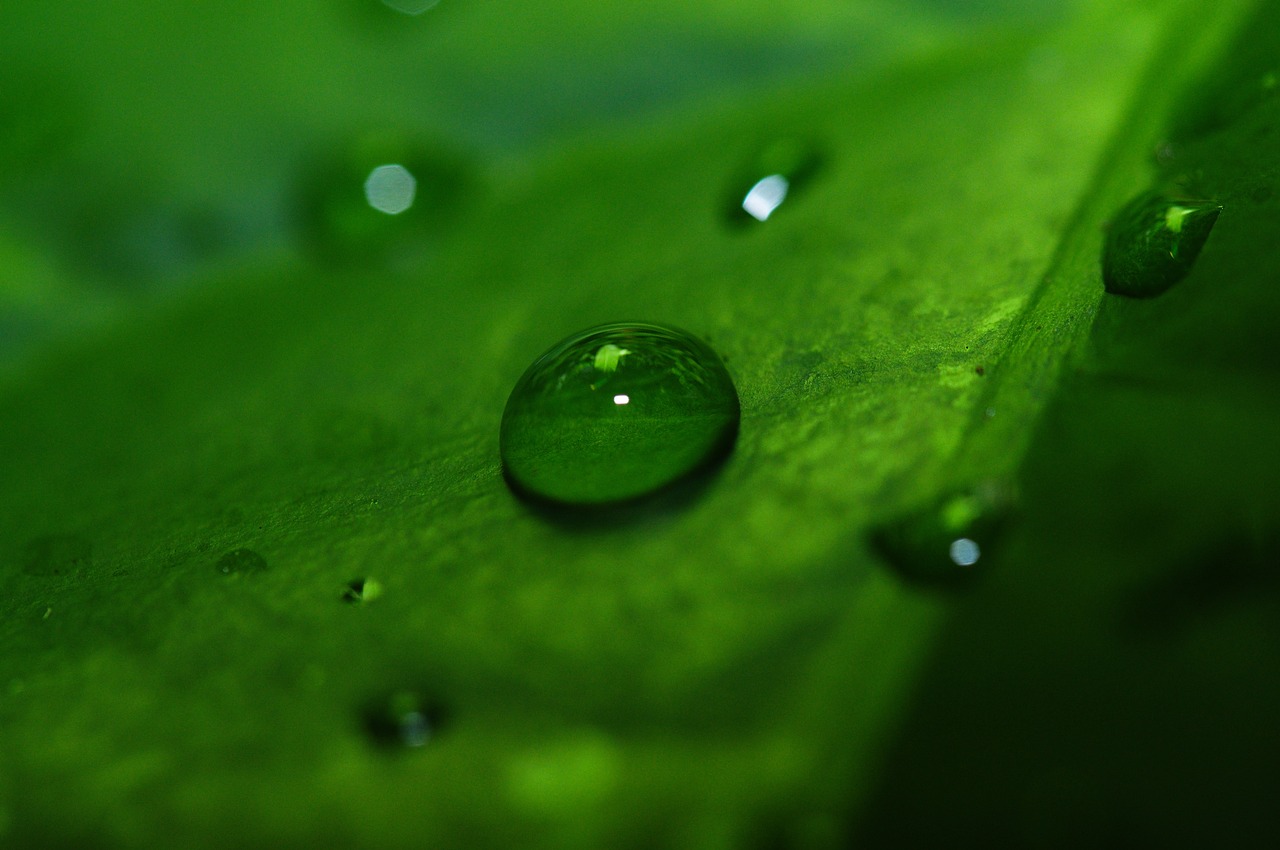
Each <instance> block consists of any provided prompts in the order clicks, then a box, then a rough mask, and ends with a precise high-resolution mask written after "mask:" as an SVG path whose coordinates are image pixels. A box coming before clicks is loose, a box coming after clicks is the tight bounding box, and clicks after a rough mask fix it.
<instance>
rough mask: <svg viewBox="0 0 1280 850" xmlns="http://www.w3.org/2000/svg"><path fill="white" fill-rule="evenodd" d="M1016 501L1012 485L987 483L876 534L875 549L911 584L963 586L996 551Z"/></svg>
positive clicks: (885, 526)
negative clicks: (991, 550) (985, 559)
mask: <svg viewBox="0 0 1280 850" xmlns="http://www.w3.org/2000/svg"><path fill="white" fill-rule="evenodd" d="M1013 501H1014V496H1013V491H1012V489H1011V487H1009V486H1008V485H1005V484H1002V483H1000V482H995V481H990V482H984V483H983V484H981V485H979V486H977V487H974V488H972V489H967V490H963V491H961V492H959V493H955V494H952V495H950V496H947V497H945V498H942V499H940V500H938V501H937V502H935V503H933V504H932V505H930V506H928V507H927V508H925V509H923V510H919V511H915V512H912V513H909V514H907V515H906V516H903V517H900V518H898V519H897V520H894V521H892V522H888V523H885V524H883V525H881V526H879V527H877V528H875V529H874V530H873V531H872V533H871V544H872V546H873V547H874V548H875V549H876V551H877V552H879V553H880V555H881V556H882V557H884V558H885V559H886V560H887V561H888V562H889V564H890V565H891V566H893V568H894V569H895V570H897V571H898V573H899V574H901V575H902V576H903V577H904V578H906V579H908V580H910V581H915V582H922V583H927V584H934V585H963V584H966V583H968V582H969V581H971V580H972V578H973V577H974V575H976V570H975V569H974V568H975V566H976V565H977V564H978V563H979V562H980V561H981V560H982V559H983V558H985V556H986V554H987V550H988V549H991V548H995V547H996V546H997V545H998V543H999V538H1000V535H1001V533H1002V530H1003V528H1004V526H1005V524H1006V523H1007V521H1008V518H1009V514H1010V512H1011V510H1012V506H1013Z"/></svg>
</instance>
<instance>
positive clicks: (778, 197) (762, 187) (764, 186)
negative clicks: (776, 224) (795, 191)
mask: <svg viewBox="0 0 1280 850" xmlns="http://www.w3.org/2000/svg"><path fill="white" fill-rule="evenodd" d="M790 188H791V183H790V182H788V180H787V178H785V177H783V176H782V175H781V174H770V175H769V176H768V177H765V178H763V179H761V180H759V181H758V182H757V183H756V185H754V186H752V187H751V190H750V191H748V192H747V196H746V197H745V198H743V199H742V208H743V209H744V210H746V211H747V215H750V216H751V217H752V218H754V219H756V220H757V221H764V220H766V219H767V218H769V216H771V215H773V211H774V210H776V209H777V208H778V207H780V206H782V202H783V201H785V200H786V199H787V190H788V189H790Z"/></svg>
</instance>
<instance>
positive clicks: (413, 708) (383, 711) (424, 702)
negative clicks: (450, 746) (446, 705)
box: [364, 691, 444, 747]
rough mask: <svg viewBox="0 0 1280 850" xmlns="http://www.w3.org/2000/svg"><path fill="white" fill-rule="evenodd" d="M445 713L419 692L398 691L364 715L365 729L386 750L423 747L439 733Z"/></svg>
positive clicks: (366, 711)
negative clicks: (389, 748) (386, 748)
mask: <svg viewBox="0 0 1280 850" xmlns="http://www.w3.org/2000/svg"><path fill="white" fill-rule="evenodd" d="M443 716H444V712H443V711H442V710H441V708H440V706H439V705H438V704H437V703H435V702H433V701H432V700H429V699H426V698H425V697H423V696H422V695H421V694H419V693H417V692H415V691H397V692H395V693H393V694H391V696H389V697H387V698H386V699H383V700H379V701H378V702H376V703H374V704H373V705H371V706H370V707H368V708H367V709H366V710H365V712H364V726H365V730H366V731H367V732H368V733H369V735H370V736H371V737H372V738H373V739H374V741H376V742H377V743H379V744H381V745H383V746H386V747H421V746H424V745H425V744H426V743H427V742H428V741H430V740H431V739H432V738H433V737H435V736H436V734H438V732H439V729H440V725H441V723H442V721H443Z"/></svg>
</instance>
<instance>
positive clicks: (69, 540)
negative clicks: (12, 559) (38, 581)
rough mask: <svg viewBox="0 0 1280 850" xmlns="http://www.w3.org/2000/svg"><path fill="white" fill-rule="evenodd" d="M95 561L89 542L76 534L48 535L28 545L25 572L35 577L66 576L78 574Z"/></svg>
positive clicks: (24, 561) (24, 560)
mask: <svg viewBox="0 0 1280 850" xmlns="http://www.w3.org/2000/svg"><path fill="white" fill-rule="evenodd" d="M92 560H93V547H92V546H91V545H90V543H89V541H88V540H86V539H84V538H83V537H80V536H79V535H75V534H47V535H45V536H43V537H37V538H35V539H34V540H32V541H31V542H30V543H28V544H27V548H26V552H25V557H24V558H23V565H24V570H25V571H26V572H27V573H28V574H29V575H34V576H65V575H73V574H75V573H78V572H79V571H80V570H82V569H85V568H86V567H88V566H89V565H90V564H91V563H92Z"/></svg>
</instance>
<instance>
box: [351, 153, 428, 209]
mask: <svg viewBox="0 0 1280 850" xmlns="http://www.w3.org/2000/svg"><path fill="white" fill-rule="evenodd" d="M417 193H418V181H417V179H415V178H414V176H413V175H412V174H410V173H409V169H407V168H405V167H404V166H403V165H399V164H397V163H390V164H387V165H379V166H378V167H377V168H375V169H373V171H371V172H369V176H368V178H367V179H366V180H365V181H364V197H365V200H366V201H368V202H369V206H371V207H373V208H374V209H375V210H377V211H378V212H382V213H386V214H387V215H399V214H400V213H402V212H404V211H405V210H407V209H409V208H410V207H412V206H413V200H414V196H416V195H417Z"/></svg>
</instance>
